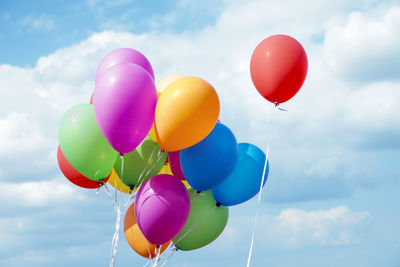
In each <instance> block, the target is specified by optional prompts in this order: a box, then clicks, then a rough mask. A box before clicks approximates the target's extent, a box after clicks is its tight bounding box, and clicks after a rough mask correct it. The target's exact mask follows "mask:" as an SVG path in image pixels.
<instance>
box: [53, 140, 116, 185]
mask: <svg viewBox="0 0 400 267" xmlns="http://www.w3.org/2000/svg"><path fill="white" fill-rule="evenodd" d="M57 161H58V166H59V167H60V170H61V172H62V173H63V174H64V176H65V177H66V178H67V179H68V180H70V181H71V182H72V183H73V184H75V185H77V186H80V187H83V188H89V189H95V188H99V187H101V186H102V185H103V184H105V183H107V181H108V178H110V175H109V176H108V177H106V178H104V181H103V183H101V182H99V181H94V180H91V179H89V178H87V177H86V176H84V175H83V174H81V173H80V172H78V171H77V170H76V169H75V168H74V167H73V166H72V165H71V164H70V163H69V162H68V160H67V159H66V158H65V156H64V153H63V152H62V151H61V147H60V146H58V149H57Z"/></svg>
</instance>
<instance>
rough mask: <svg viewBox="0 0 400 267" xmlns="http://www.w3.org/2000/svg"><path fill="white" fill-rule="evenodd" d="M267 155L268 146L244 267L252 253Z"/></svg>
mask: <svg viewBox="0 0 400 267" xmlns="http://www.w3.org/2000/svg"><path fill="white" fill-rule="evenodd" d="M268 154H269V144H268V146H267V154H266V157H265V163H264V170H263V174H262V176H261V183H260V190H259V192H258V203H257V208H256V216H255V218H254V223H253V234H252V237H251V244H250V250H249V256H248V258H247V265H246V266H247V267H249V266H250V261H251V255H252V252H253V245H254V237H255V233H256V226H257V219H258V211H259V209H260V203H261V195H262V192H263V183H264V176H265V171H266V169H267V163H268Z"/></svg>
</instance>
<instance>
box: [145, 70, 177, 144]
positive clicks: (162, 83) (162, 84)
mask: <svg viewBox="0 0 400 267" xmlns="http://www.w3.org/2000/svg"><path fill="white" fill-rule="evenodd" d="M182 78H185V76H183V75H180V74H174V75H170V76H168V77H166V78H164V79H162V80H161V81H159V82H158V83H157V84H156V88H157V96H158V97H160V95H161V93H162V92H164V90H165V88H167V87H168V86H170V85H171V84H172V83H174V82H176V81H177V80H179V79H182ZM149 136H150V138H151V140H153V142H154V143H155V144H157V135H156V129H155V127H154V123H153V127H151V130H150V132H149Z"/></svg>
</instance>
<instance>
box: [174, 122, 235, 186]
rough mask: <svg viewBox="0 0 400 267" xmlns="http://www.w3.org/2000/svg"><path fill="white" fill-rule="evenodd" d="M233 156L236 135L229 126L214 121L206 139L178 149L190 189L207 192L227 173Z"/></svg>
mask: <svg viewBox="0 0 400 267" xmlns="http://www.w3.org/2000/svg"><path fill="white" fill-rule="evenodd" d="M236 156H237V142H236V138H235V136H234V135H233V133H232V131H231V130H229V128H228V127H226V126H225V125H223V124H222V123H217V124H216V125H215V127H214V129H213V130H212V131H211V133H210V134H209V135H208V136H207V137H206V138H204V139H203V140H202V141H200V142H199V143H197V144H195V145H194V146H191V147H188V148H186V149H182V150H181V151H180V161H181V166H182V172H183V175H184V176H185V178H186V180H187V182H188V183H189V185H190V186H191V187H192V188H194V189H196V190H199V191H206V190H209V189H211V188H214V187H215V186H217V185H218V184H219V183H221V182H222V181H223V180H224V179H225V178H226V177H227V176H228V174H229V173H230V172H231V170H232V168H233V166H234V165H235V162H236Z"/></svg>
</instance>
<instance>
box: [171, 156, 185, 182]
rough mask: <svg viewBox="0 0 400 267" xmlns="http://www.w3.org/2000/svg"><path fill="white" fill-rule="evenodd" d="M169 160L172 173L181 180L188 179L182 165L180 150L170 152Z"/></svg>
mask: <svg viewBox="0 0 400 267" xmlns="http://www.w3.org/2000/svg"><path fill="white" fill-rule="evenodd" d="M168 161H169V166H170V167H171V171H172V173H173V174H174V175H175V176H176V177H177V178H179V179H181V180H186V178H185V176H184V175H183V171H182V167H181V160H180V152H179V150H178V151H174V152H168Z"/></svg>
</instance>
